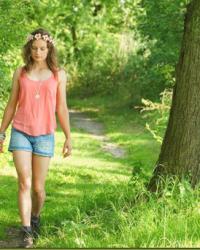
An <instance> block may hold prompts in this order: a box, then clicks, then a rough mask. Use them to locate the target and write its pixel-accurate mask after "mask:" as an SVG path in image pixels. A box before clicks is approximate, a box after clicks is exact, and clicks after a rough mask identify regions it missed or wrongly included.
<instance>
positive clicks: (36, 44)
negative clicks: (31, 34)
mask: <svg viewBox="0 0 200 250" xmlns="http://www.w3.org/2000/svg"><path fill="white" fill-rule="evenodd" d="M47 55H48V48H47V42H46V41H44V40H43V39H39V40H35V41H33V43H32V45H31V56H32V58H33V60H34V61H36V62H39V61H44V60H46V58H47Z"/></svg>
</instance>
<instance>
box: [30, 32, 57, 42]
mask: <svg viewBox="0 0 200 250" xmlns="http://www.w3.org/2000/svg"><path fill="white" fill-rule="evenodd" d="M33 39H36V40H39V39H43V40H45V41H49V42H50V43H52V44H53V45H55V41H54V40H53V38H52V37H51V36H48V35H42V34H41V33H37V34H35V35H32V34H29V35H28V36H27V39H26V40H27V42H29V41H31V40H33Z"/></svg>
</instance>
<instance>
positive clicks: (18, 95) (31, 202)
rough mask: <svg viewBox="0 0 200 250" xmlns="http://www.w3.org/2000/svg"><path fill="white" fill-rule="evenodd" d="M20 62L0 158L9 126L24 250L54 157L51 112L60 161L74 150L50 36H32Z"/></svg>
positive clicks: (0, 134) (35, 227) (1, 132)
mask: <svg viewBox="0 0 200 250" xmlns="http://www.w3.org/2000/svg"><path fill="white" fill-rule="evenodd" d="M22 56H23V60H24V63H25V65H24V66H23V67H19V68H17V69H16V70H15V72H14V74H13V84H12V91H11V94H10V98H9V101H8V104H7V106H6V108H5V111H4V115H3V119H2V122H1V126H0V152H1V153H2V152H3V143H4V140H5V137H6V134H5V131H6V129H7V128H8V126H9V124H10V122H11V121H12V120H13V122H12V129H11V137H10V142H9V147H8V150H9V151H10V152H12V154H13V161H14V165H15V168H16V171H17V175H18V187H19V188H18V204H19V214H20V218H21V222H22V230H21V232H22V245H21V246H22V247H26V248H27V247H31V246H32V244H33V239H34V236H36V235H37V234H38V233H39V226H40V213H41V209H42V207H43V204H44V201H45V178H46V175H47V172H48V168H49V163H50V159H51V157H53V155H54V130H55V129H56V127H57V124H56V117H55V112H57V117H58V119H59V123H60V126H61V128H62V130H63V132H64V134H65V142H64V146H63V152H62V153H63V157H67V156H69V155H70V154H71V150H72V147H71V137H70V124H69V113H68V108H67V103H66V81H67V80H66V73H65V71H64V70H63V69H60V70H59V69H58V67H57V58H56V49H55V43H54V41H53V39H52V37H51V36H50V34H49V32H47V31H46V30H44V29H41V28H40V29H37V30H35V31H33V32H32V33H31V34H30V35H29V36H28V38H27V42H26V44H25V45H24V47H23V51H22ZM17 104H18V106H17ZM16 106H17V111H16ZM15 111H16V112H15ZM31 188H32V196H31Z"/></svg>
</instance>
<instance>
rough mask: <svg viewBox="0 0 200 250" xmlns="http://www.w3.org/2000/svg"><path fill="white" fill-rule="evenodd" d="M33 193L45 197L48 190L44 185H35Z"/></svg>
mask: <svg viewBox="0 0 200 250" xmlns="http://www.w3.org/2000/svg"><path fill="white" fill-rule="evenodd" d="M33 193H34V195H36V196H37V197H39V198H45V196H46V192H45V189H44V188H43V187H33Z"/></svg>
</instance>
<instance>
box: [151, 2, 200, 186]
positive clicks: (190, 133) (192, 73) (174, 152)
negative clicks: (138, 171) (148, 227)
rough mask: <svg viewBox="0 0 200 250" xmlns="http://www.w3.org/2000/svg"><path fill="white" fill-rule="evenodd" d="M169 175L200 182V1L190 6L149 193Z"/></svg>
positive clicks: (194, 182) (193, 183)
mask: <svg viewBox="0 0 200 250" xmlns="http://www.w3.org/2000/svg"><path fill="white" fill-rule="evenodd" d="M168 175H174V176H178V177H179V178H182V177H185V176H187V177H188V178H189V180H190V181H191V184H192V185H193V186H195V185H196V184H197V183H198V182H199V180H200V1H199V0H193V1H192V2H191V3H190V4H189V5H188V6H187V11H186V15H185V20H184V34H183V39H182V44H181V50H180V56H179V62H178V64H177V67H176V83H175V85H174V88H173V96H172V105H171V109H170V114H169V120H168V125H167V129H166V132H165V136H164V138H163V143H162V146H161V151H160V155H159V157H158V160H157V162H156V166H155V169H154V172H153V177H152V178H151V180H150V183H149V189H150V190H152V191H155V190H156V188H157V184H158V181H159V179H160V176H161V177H166V176H168Z"/></svg>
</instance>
